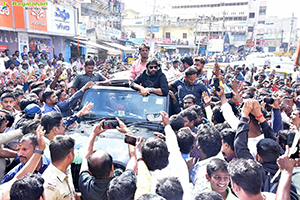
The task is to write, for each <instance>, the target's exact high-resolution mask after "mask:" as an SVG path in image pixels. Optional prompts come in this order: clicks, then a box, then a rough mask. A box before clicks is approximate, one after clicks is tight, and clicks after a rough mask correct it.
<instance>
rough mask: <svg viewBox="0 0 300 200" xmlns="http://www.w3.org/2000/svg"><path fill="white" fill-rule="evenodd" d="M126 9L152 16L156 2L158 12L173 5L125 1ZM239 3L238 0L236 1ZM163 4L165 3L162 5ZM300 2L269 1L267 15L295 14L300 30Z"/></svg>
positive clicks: (159, 0)
mask: <svg viewBox="0 0 300 200" xmlns="http://www.w3.org/2000/svg"><path fill="white" fill-rule="evenodd" d="M123 1H124V2H125V9H133V10H135V11H137V12H139V13H143V14H152V12H153V4H154V1H156V6H158V8H157V12H162V9H160V8H159V7H164V6H165V5H170V4H172V0H123ZM236 1H238V0H236ZM162 2H163V3H162ZM299 7H300V1H299V0H268V7H267V15H268V16H278V17H279V18H286V17H291V16H292V12H294V14H295V17H298V28H300V12H299Z"/></svg>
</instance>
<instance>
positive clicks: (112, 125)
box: [102, 120, 119, 129]
mask: <svg viewBox="0 0 300 200" xmlns="http://www.w3.org/2000/svg"><path fill="white" fill-rule="evenodd" d="M118 125H119V123H118V121H117V120H107V121H105V122H104V123H103V126H102V128H103V129H116V128H117V126H118Z"/></svg>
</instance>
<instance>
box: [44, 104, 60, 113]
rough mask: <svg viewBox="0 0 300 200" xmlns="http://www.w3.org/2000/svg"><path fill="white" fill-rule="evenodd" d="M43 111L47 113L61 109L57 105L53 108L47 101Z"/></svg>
mask: <svg viewBox="0 0 300 200" xmlns="http://www.w3.org/2000/svg"><path fill="white" fill-rule="evenodd" d="M42 110H43V111H42V113H43V114H46V113H48V112H59V113H61V111H60V109H59V108H58V107H57V105H55V106H54V108H52V107H51V106H49V105H48V104H46V103H45V105H44V108H43V109H42Z"/></svg>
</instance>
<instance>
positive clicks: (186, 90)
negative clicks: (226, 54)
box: [171, 78, 209, 108]
mask: <svg viewBox="0 0 300 200" xmlns="http://www.w3.org/2000/svg"><path fill="white" fill-rule="evenodd" d="M171 85H172V87H173V88H175V89H176V90H177V91H178V100H179V105H180V107H182V108H183V98H184V97H185V96H186V95H188V94H192V95H194V96H195V97H196V104H197V105H199V106H201V102H200V101H201V96H202V92H207V94H209V92H208V90H207V88H206V86H205V85H204V84H203V83H201V81H199V80H195V82H194V84H193V85H188V84H187V83H186V82H185V79H184V78H181V79H179V80H176V81H174V82H173V83H171Z"/></svg>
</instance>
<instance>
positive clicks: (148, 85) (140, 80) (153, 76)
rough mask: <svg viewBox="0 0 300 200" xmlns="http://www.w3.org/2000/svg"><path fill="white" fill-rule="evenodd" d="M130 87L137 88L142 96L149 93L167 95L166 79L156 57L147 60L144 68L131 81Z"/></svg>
mask: <svg viewBox="0 0 300 200" xmlns="http://www.w3.org/2000/svg"><path fill="white" fill-rule="evenodd" d="M140 84H141V85H140ZM131 88H133V89H135V90H138V91H139V93H140V94H141V95H143V96H147V95H149V94H150V93H154V94H157V95H161V96H167V94H168V92H169V87H168V81H167V78H166V75H165V74H164V73H162V71H161V69H160V64H159V63H158V61H157V60H156V59H151V60H150V61H148V62H147V64H146V69H145V70H144V71H143V72H142V73H140V74H139V75H138V76H137V77H136V78H135V79H134V80H133V81H132V83H131Z"/></svg>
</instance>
